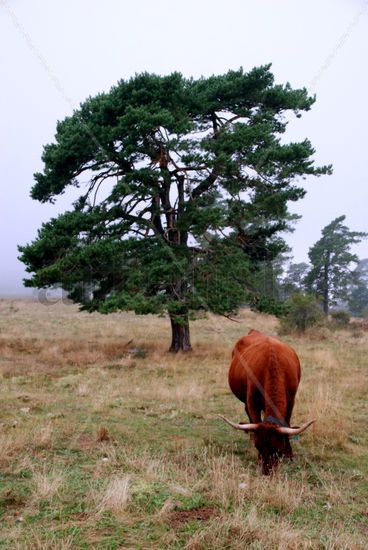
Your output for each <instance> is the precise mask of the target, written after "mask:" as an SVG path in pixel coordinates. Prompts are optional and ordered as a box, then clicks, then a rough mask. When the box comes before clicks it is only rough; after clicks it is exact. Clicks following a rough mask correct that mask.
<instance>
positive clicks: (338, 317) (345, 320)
mask: <svg viewBox="0 0 368 550" xmlns="http://www.w3.org/2000/svg"><path fill="white" fill-rule="evenodd" d="M331 321H332V324H333V325H334V326H335V327H338V328H343V327H347V326H348V324H349V323H350V314H349V313H348V312H347V311H344V310H339V311H333V312H332V313H331Z"/></svg>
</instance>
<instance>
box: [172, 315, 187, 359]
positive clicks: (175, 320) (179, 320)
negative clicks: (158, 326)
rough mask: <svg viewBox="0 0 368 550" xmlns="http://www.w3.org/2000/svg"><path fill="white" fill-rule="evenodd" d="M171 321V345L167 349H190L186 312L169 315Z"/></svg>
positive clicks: (173, 350) (174, 351)
mask: <svg viewBox="0 0 368 550" xmlns="http://www.w3.org/2000/svg"><path fill="white" fill-rule="evenodd" d="M170 321H171V337H172V339H171V346H170V349H169V351H171V352H173V353H177V352H178V351H192V346H191V344H190V334H189V319H188V314H187V313H185V314H183V315H180V317H179V316H178V315H170Z"/></svg>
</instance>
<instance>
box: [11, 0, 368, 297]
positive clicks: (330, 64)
mask: <svg viewBox="0 0 368 550" xmlns="http://www.w3.org/2000/svg"><path fill="white" fill-rule="evenodd" d="M367 23H368V0H323V1H322V0H308V1H307V0H257V1H255V0H226V1H225V0H186V1H185V2H183V1H182V2H178V1H176V0H156V1H152V0H134V1H129V0H126V1H124V0H104V1H103V2H102V1H101V0H100V1H98V0H62V1H61V0H51V1H50V0H0V51H1V82H2V84H1V87H0V96H1V101H0V121H1V123H0V142H1V150H0V151H1V152H0V164H1V166H0V192H1V196H0V199H1V200H0V224H1V228H0V229H1V251H0V269H1V273H0V295H4V294H19V293H21V292H22V278H23V276H24V270H23V266H22V264H21V263H20V262H19V261H18V260H17V255H18V252H17V244H25V243H28V242H30V241H31V240H32V239H33V238H34V237H35V236H36V232H37V228H38V227H40V225H41V223H42V222H43V221H46V220H48V219H49V218H50V217H52V216H55V215H56V214H57V213H58V212H62V211H64V210H65V209H66V208H67V207H68V206H69V204H70V195H69V196H68V194H66V195H65V196H63V197H62V198H61V199H59V200H58V201H57V203H56V205H49V204H46V205H44V204H40V203H38V202H36V201H33V200H31V199H30V197H29V192H30V188H31V186H32V184H33V173H34V172H36V171H42V168H43V166H42V162H41V154H42V147H43V145H45V144H47V143H49V142H51V141H53V138H54V133H55V127H56V122H57V120H61V119H63V118H64V117H65V116H67V115H70V114H71V113H72V111H73V109H74V108H76V107H78V105H79V103H80V102H82V101H84V100H85V99H86V97H88V96H89V95H95V94H96V93H98V92H102V91H108V90H109V89H110V87H111V86H112V85H113V84H115V83H116V82H117V81H118V80H119V79H121V78H124V79H125V78H129V77H131V76H133V75H134V74H135V73H139V72H142V71H148V72H155V73H159V74H168V73H170V72H172V71H180V72H182V73H183V74H184V75H185V76H194V77H199V76H201V75H204V76H209V75H211V74H221V73H224V72H226V71H228V70H229V69H237V68H239V67H240V66H242V67H243V68H244V69H245V70H250V69H251V68H252V67H254V66H257V65H263V64H266V63H270V62H271V63H272V71H273V73H274V74H275V78H276V81H277V82H278V83H285V82H287V81H288V82H290V83H291V85H292V86H293V87H302V86H306V87H307V89H308V90H309V91H310V92H311V93H315V94H316V95H317V102H316V103H315V105H314V106H313V108H312V110H311V111H310V112H309V113H305V114H304V115H303V117H302V118H301V119H299V120H296V121H295V122H292V123H291V124H290V128H289V131H288V133H287V136H288V137H289V138H290V140H295V139H304V138H305V137H307V138H309V139H310V140H311V141H312V143H313V145H314V147H315V149H316V155H315V159H316V162H317V164H329V163H332V164H333V166H334V174H333V175H332V176H323V177H320V178H311V179H308V180H306V182H305V186H306V189H307V190H308V193H307V195H306V197H305V198H304V199H303V200H301V201H299V203H296V204H295V203H292V204H291V205H290V209H291V211H292V212H297V213H298V214H301V215H302V219H301V220H300V221H299V222H298V224H297V226H296V230H295V233H294V234H293V235H292V236H288V237H287V241H288V243H289V244H290V246H291V247H292V249H293V255H294V259H295V261H298V262H299V261H306V260H307V259H308V249H309V247H310V246H311V245H312V244H314V242H316V241H317V240H318V239H319V238H320V233H321V229H322V228H323V227H324V226H325V225H327V224H328V223H329V222H330V221H331V220H332V219H334V218H335V217H337V216H339V215H341V214H346V216H347V219H346V223H347V225H348V226H349V227H350V228H351V229H353V230H357V231H367V230H368V217H367V204H368V185H367V183H368V174H367V167H366V164H367V158H368V152H367V133H368V100H367V84H368V74H367V54H368V39H367V37H368V25H367ZM355 251H356V252H357V253H358V255H359V256H360V257H361V258H366V257H368V241H366V242H364V243H362V244H360V245H359V246H357V247H356V249H355ZM28 292H29V291H28Z"/></svg>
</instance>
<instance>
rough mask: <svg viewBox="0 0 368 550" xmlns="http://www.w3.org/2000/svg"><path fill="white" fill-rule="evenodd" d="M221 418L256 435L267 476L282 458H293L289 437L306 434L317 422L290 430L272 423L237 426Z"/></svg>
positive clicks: (263, 468) (229, 421)
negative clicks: (305, 431)
mask: <svg viewBox="0 0 368 550" xmlns="http://www.w3.org/2000/svg"><path fill="white" fill-rule="evenodd" d="M219 416H220V418H222V419H223V420H225V422H227V423H228V424H230V426H232V427H233V428H236V429H237V430H242V431H244V432H248V433H249V432H251V433H253V434H254V445H255V447H256V449H257V451H258V460H259V464H260V466H261V468H262V473H263V474H265V475H269V474H271V473H272V471H273V470H274V469H275V468H276V466H277V464H278V462H279V460H280V458H281V457H283V456H285V457H287V458H289V459H292V458H293V453H292V450H291V445H290V441H289V437H290V436H292V435H298V434H300V433H302V432H304V430H306V429H307V428H308V427H309V426H310V425H311V424H313V422H315V420H310V421H309V422H306V423H305V424H303V425H302V426H300V427H297V428H289V427H286V426H278V425H275V424H273V423H271V422H259V423H257V424H236V423H234V422H231V420H228V419H227V418H225V417H224V416H221V415H219Z"/></svg>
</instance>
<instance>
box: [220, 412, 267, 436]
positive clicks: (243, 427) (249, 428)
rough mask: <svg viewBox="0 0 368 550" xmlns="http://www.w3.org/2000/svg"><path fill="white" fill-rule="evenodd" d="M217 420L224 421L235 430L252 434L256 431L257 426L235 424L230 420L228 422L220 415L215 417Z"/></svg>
mask: <svg viewBox="0 0 368 550" xmlns="http://www.w3.org/2000/svg"><path fill="white" fill-rule="evenodd" d="M217 416H218V417H219V418H222V420H225V422H227V423H228V424H229V425H230V426H232V427H233V428H235V429H237V430H243V431H244V432H254V431H256V430H257V429H258V424H236V423H235V422H231V420H228V419H227V418H225V416H222V414H218V415H217Z"/></svg>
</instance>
